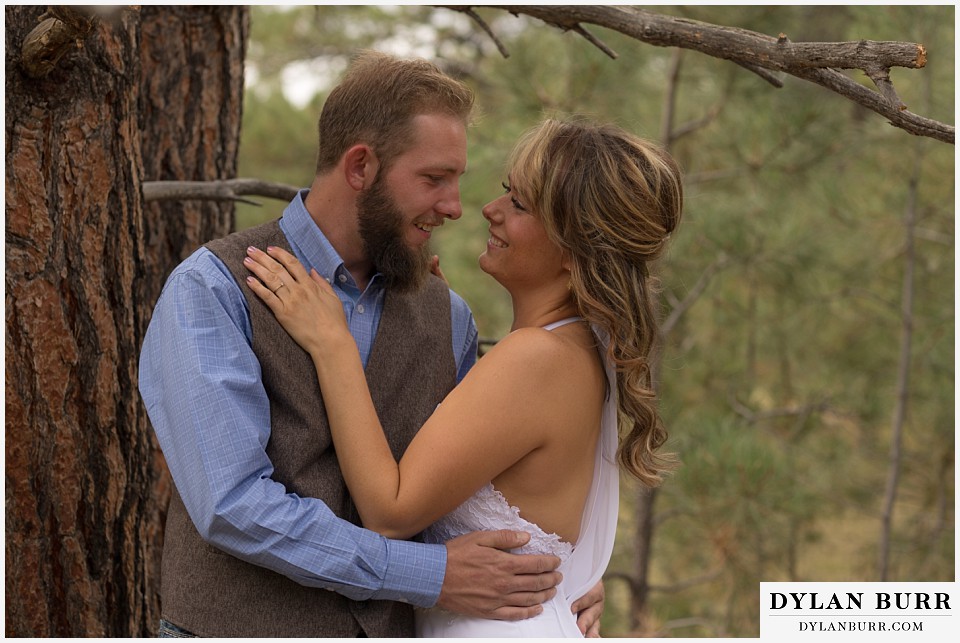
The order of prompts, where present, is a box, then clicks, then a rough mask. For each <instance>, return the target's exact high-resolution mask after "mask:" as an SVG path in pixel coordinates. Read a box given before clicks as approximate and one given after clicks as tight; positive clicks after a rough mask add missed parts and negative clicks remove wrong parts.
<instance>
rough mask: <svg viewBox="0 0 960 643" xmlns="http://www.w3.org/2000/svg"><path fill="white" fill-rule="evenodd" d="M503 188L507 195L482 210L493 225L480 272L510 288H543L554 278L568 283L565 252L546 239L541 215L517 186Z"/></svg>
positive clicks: (482, 256)
mask: <svg viewBox="0 0 960 643" xmlns="http://www.w3.org/2000/svg"><path fill="white" fill-rule="evenodd" d="M503 187H504V189H505V193H504V194H503V195H501V196H500V197H499V198H497V199H494V200H493V201H491V202H490V203H488V204H487V205H485V206H484V207H483V210H482V212H483V216H484V218H485V219H486V220H487V221H489V222H490V237H489V238H488V239H487V247H486V250H485V251H484V252H483V254H482V255H480V268H481V270H483V271H484V272H486V273H487V274H489V275H490V276H492V277H493V278H494V279H496V280H497V281H499V282H500V283H501V284H502V285H503V286H505V287H507V288H510V287H511V286H515V285H517V286H536V285H542V284H546V283H549V282H551V281H553V280H555V279H562V280H563V281H564V282H566V280H567V279H569V273H568V271H567V270H565V269H564V267H563V265H562V253H561V251H560V248H559V247H557V245H556V244H554V243H553V242H552V241H551V240H550V239H549V238H548V237H547V231H546V230H545V229H544V227H543V223H542V222H541V220H540V215H539V214H535V213H534V212H533V209H532V208H531V205H530V204H528V203H525V202H524V200H523V197H522V196H520V194H519V192H518V190H517V189H515V188H514V186H511V185H509V184H507V183H504V184H503ZM520 191H522V187H521V188H520Z"/></svg>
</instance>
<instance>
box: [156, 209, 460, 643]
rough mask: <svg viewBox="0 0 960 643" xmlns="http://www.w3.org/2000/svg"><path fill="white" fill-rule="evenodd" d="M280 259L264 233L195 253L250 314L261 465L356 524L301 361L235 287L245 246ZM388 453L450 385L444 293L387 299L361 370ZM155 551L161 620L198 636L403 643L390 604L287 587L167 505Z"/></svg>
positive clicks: (434, 286) (406, 619)
mask: <svg viewBox="0 0 960 643" xmlns="http://www.w3.org/2000/svg"><path fill="white" fill-rule="evenodd" d="M250 245H254V246H256V247H258V248H265V247H266V246H267V245H274V246H279V247H282V248H285V249H287V250H289V248H290V246H289V244H288V243H287V240H286V238H285V237H284V235H283V232H282V231H281V229H280V226H279V225H278V223H277V222H276V221H274V222H272V223H267V224H264V225H261V226H257V227H255V228H251V229H249V230H244V231H242V232H238V233H235V234H232V235H230V236H228V237H226V238H224V239H218V240H216V241H212V242H210V243H209V244H207V248H209V249H210V250H211V251H212V252H213V253H214V254H215V255H216V256H218V257H219V258H220V259H221V260H223V262H224V263H225V264H226V265H227V267H228V268H229V270H230V272H231V273H232V274H233V276H234V278H235V279H236V280H237V283H238V284H240V289H241V291H242V292H243V293H244V296H245V297H246V299H247V303H248V304H249V308H250V322H251V325H252V332H253V351H254V353H255V354H256V356H257V359H259V360H260V366H261V369H262V376H263V383H264V387H265V388H266V391H267V395H268V396H269V398H270V423H271V432H270V440H269V442H268V444H267V455H268V456H270V460H271V462H272V463H273V465H274V467H275V471H274V473H273V479H274V480H276V481H277V482H280V483H281V484H283V485H284V486H285V487H286V488H287V491H288V492H290V493H295V494H297V495H299V496H302V497H311V498H319V499H321V500H323V502H325V503H326V504H327V506H328V507H330V509H331V510H332V511H333V512H334V513H335V514H336V515H337V516H340V517H341V518H345V519H346V520H349V521H351V522H353V523H354V524H360V519H359V516H358V515H357V511H356V508H355V507H354V506H353V503H352V502H351V500H350V496H349V493H348V491H347V487H346V484H345V483H344V481H343V477H342V475H341V473H340V467H339V465H338V464H337V458H336V454H335V453H334V449H333V443H332V441H331V437H330V429H329V427H328V425H327V415H326V411H325V409H324V405H323V399H322V397H321V395H320V389H319V386H318V384H317V377H316V371H315V370H314V367H313V362H312V360H311V359H310V357H309V356H308V355H307V353H306V352H304V351H303V350H302V349H301V348H300V347H299V346H298V345H297V344H296V343H295V342H294V341H293V340H292V339H291V338H290V336H289V335H287V333H286V332H285V331H284V330H283V328H282V327H281V326H280V325H279V324H278V323H277V321H276V319H275V318H274V316H273V313H272V312H270V309H269V308H267V307H266V305H264V304H263V303H262V302H261V301H260V300H259V299H258V298H257V296H256V295H254V294H253V292H252V291H251V290H250V289H249V288H248V287H247V286H246V285H245V279H246V277H247V275H248V274H250V273H249V271H248V270H247V269H246V268H245V267H244V266H243V263H242V262H243V258H244V257H245V256H246V248H247V246H250ZM366 376H367V384H368V385H369V387H370V392H371V395H372V397H373V403H374V406H375V407H376V409H377V413H378V414H379V416H380V420H381V422H382V423H383V427H384V431H385V433H386V434H387V437H388V440H389V442H390V448H391V449H392V450H393V453H394V455H395V456H396V457H397V458H398V459H399V458H400V456H401V455H402V454H403V451H404V450H405V449H406V447H407V445H408V444H409V443H410V440H411V439H412V438H413V436H414V434H415V433H416V432H417V429H419V428H420V426H422V425H423V423H424V422H425V421H426V419H427V418H428V417H429V416H430V414H431V413H433V410H434V409H435V408H436V406H437V404H439V403H440V401H441V400H443V398H444V397H445V396H446V394H447V393H449V392H450V390H451V389H452V388H453V387H454V385H455V384H456V364H455V360H454V357H453V349H452V337H451V327H450V293H449V291H448V290H447V287H446V285H445V284H444V283H443V282H442V281H441V280H439V279H436V278H434V277H432V276H431V278H430V279H429V280H428V283H427V285H426V286H425V287H424V288H422V289H421V290H419V291H417V292H415V293H409V294H408V293H403V294H398V293H393V292H389V291H388V292H387V295H386V298H385V301H384V305H383V313H382V315H381V318H380V325H379V328H378V330H377V336H376V339H375V341H374V344H373V349H372V352H371V354H370V359H369V362H368V364H367V368H366ZM164 539H165V542H164V549H163V567H162V577H161V599H162V608H163V609H162V613H163V618H165V619H166V620H168V621H170V622H172V623H175V624H176V625H178V626H180V627H182V628H185V629H187V630H189V631H191V632H194V633H195V634H198V635H201V636H219V637H281V636H282V637H298V636H313V637H353V636H356V635H358V634H360V632H361V631H362V632H363V633H364V634H366V635H367V636H369V637H408V636H413V611H412V608H411V607H410V606H409V605H404V604H402V603H395V602H391V601H361V602H358V601H351V600H349V599H347V598H345V597H343V596H341V595H340V594H337V593H334V592H332V591H327V590H322V589H315V588H309V587H305V586H303V585H299V584H298V583H296V582H294V581H292V580H290V579H289V578H287V577H286V576H283V575H281V574H278V573H276V572H273V571H269V570H267V569H265V568H263V567H259V566H257V565H252V564H249V563H246V562H244V561H242V560H240V559H238V558H235V557H233V556H231V555H229V554H226V553H224V552H221V551H220V550H218V549H216V548H215V547H213V546H211V545H209V544H207V543H206V542H204V541H203V540H202V539H201V537H200V535H199V533H197V530H196V528H195V527H194V525H193V523H192V522H191V521H190V517H189V516H188V515H187V511H186V508H185V507H184V505H183V501H182V500H181V498H180V495H179V494H178V493H177V492H176V491H174V493H173V498H172V499H171V501H170V509H169V513H168V516H167V525H166V533H165V537H164Z"/></svg>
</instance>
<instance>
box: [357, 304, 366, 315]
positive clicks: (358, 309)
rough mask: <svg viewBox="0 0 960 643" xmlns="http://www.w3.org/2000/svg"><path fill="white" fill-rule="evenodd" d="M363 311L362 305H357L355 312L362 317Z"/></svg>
mask: <svg viewBox="0 0 960 643" xmlns="http://www.w3.org/2000/svg"><path fill="white" fill-rule="evenodd" d="M363 310H364V308H363V304H357V312H358V313H360V314H361V315H362V314H363Z"/></svg>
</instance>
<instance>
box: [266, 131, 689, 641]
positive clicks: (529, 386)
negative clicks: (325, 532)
mask: <svg viewBox="0 0 960 643" xmlns="http://www.w3.org/2000/svg"><path fill="white" fill-rule="evenodd" d="M509 165H510V168H511V169H510V172H509V184H504V188H505V189H506V193H505V194H504V195H503V196H501V197H500V198H498V199H496V200H495V201H493V202H491V203H489V204H487V205H486V206H485V207H484V208H483V216H484V217H485V218H486V219H487V220H488V221H489V222H490V238H489V240H488V242H487V248H486V251H485V252H484V253H483V254H482V255H481V257H480V267H481V268H482V269H483V270H484V272H486V273H488V274H489V275H491V276H492V277H493V278H494V279H496V280H497V281H498V282H499V283H500V284H501V285H503V286H504V288H506V289H507V291H508V292H509V293H510V296H511V298H512V302H513V312H514V321H513V326H512V332H511V333H510V334H509V335H508V336H507V337H505V338H504V339H503V340H502V341H500V342H499V343H498V344H497V345H496V346H495V347H494V348H493V349H492V350H491V351H490V352H489V353H488V354H487V355H486V356H485V357H484V358H483V359H482V360H480V361H479V362H478V363H477V365H476V366H474V368H473V369H472V370H471V371H470V373H469V374H468V375H467V376H466V377H465V378H464V380H463V381H462V382H461V384H460V385H459V386H457V387H456V388H455V389H454V390H453V391H452V392H451V393H450V395H449V396H447V398H446V399H445V400H444V402H443V403H442V404H441V405H440V406H438V407H437V409H436V411H435V412H434V414H433V415H432V416H431V417H430V418H429V420H428V421H427V422H426V424H425V425H424V426H423V428H421V429H420V431H419V433H418V434H417V436H416V437H415V438H414V439H413V441H412V442H411V443H410V446H409V447H408V448H407V450H406V452H405V453H404V455H403V457H402V458H401V460H400V462H399V463H398V462H396V460H395V459H394V457H393V455H392V454H391V452H390V449H389V447H388V445H387V442H386V439H385V438H384V436H383V433H382V429H381V427H380V422H379V419H378V418H377V415H376V412H375V410H374V408H373V404H372V402H371V400H370V394H369V392H368V389H367V386H366V381H365V378H364V373H363V368H362V365H361V362H360V359H359V355H358V353H357V348H356V345H355V343H354V341H353V340H352V338H351V336H350V334H349V331H348V329H347V326H346V324H345V321H344V314H343V309H342V305H341V303H340V301H339V299H338V298H337V296H336V295H335V294H334V292H333V290H332V289H331V288H330V286H329V285H328V284H327V283H326V282H325V281H324V280H323V279H321V278H320V277H319V275H317V274H316V273H315V272H314V273H311V274H310V275H307V274H306V272H305V271H304V269H303V267H302V266H300V265H299V264H298V263H297V262H296V260H295V259H294V258H293V257H292V256H291V255H289V254H287V253H285V252H284V251H283V250H280V249H274V248H270V249H268V252H267V253H264V252H260V251H252V252H251V258H252V259H254V262H253V264H252V266H253V267H252V268H251V270H252V271H253V272H254V273H255V274H256V275H257V276H258V277H260V278H261V279H264V280H268V279H269V280H271V281H270V283H275V280H276V278H277V277H279V278H280V280H281V281H282V282H283V284H284V285H285V286H287V288H285V289H284V292H283V297H282V298H280V297H278V296H276V295H275V294H274V293H272V292H271V291H270V290H269V289H268V288H266V287H265V286H264V285H263V284H262V283H261V282H260V281H258V280H256V279H253V280H250V285H251V288H252V289H253V290H254V291H255V292H256V293H257V295H258V296H259V297H260V298H261V299H263V300H264V302H265V303H266V304H267V305H268V306H270V308H271V310H273V312H274V313H275V314H276V315H277V318H278V320H279V321H280V322H281V323H282V324H283V326H284V328H285V329H286V330H287V331H288V332H289V333H290V335H291V336H292V337H293V338H294V339H295V340H296V341H297V342H298V343H299V344H300V345H301V346H302V347H303V348H304V349H305V350H307V351H308V352H309V354H310V355H311V356H312V358H313V360H314V364H315V366H316V369H317V376H318V379H319V382H320V389H321V390H322V391H323V396H324V402H325V404H326V408H327V414H328V418H329V421H330V426H331V431H332V433H333V439H334V443H335V446H336V450H337V457H338V460H339V462H340V466H341V468H342V470H343V474H344V479H345V480H346V482H347V485H348V487H349V489H350V493H351V495H352V496H353V499H354V502H355V504H356V506H357V509H358V511H359V513H360V516H361V518H362V520H363V524H364V526H365V527H367V528H369V529H373V530H376V531H379V532H380V533H382V534H384V535H386V536H390V537H396V538H407V537H411V536H413V535H415V534H417V533H420V532H421V531H424V530H425V533H424V538H425V539H426V540H427V541H428V542H445V541H446V540H448V539H450V538H453V537H455V536H457V535H460V534H462V533H466V532H469V531H475V530H477V529H501V528H513V529H523V530H526V531H528V532H529V533H531V536H532V537H531V540H530V542H529V543H528V544H527V545H526V546H525V547H524V548H523V550H522V551H530V552H537V553H551V554H555V555H557V556H559V557H560V558H561V559H562V560H563V561H564V562H563V564H562V565H561V567H560V571H561V572H562V573H563V575H564V580H563V582H562V583H561V585H560V587H559V588H558V592H557V596H556V597H555V598H553V599H552V600H550V601H548V602H547V603H545V604H544V606H543V612H542V613H541V614H540V615H539V616H537V617H535V618H533V619H528V620H525V621H518V622H503V621H492V620H484V619H477V618H469V617H463V616H458V615H454V614H451V613H446V612H443V611H442V610H438V609H432V610H421V611H419V612H418V615H417V631H418V634H419V635H420V636H431V637H434V636H568V637H580V636H582V635H581V634H580V631H579V630H578V628H577V626H576V620H575V616H574V615H573V614H572V613H571V610H570V604H571V603H572V602H573V601H574V600H575V599H577V598H578V597H579V596H580V595H582V594H583V593H585V592H586V591H587V590H588V589H589V588H590V587H592V586H593V585H594V584H596V582H597V581H598V580H599V579H600V577H601V575H602V574H603V571H604V569H605V567H606V565H607V563H608V561H609V558H610V552H611V550H612V546H613V536H614V532H615V529H616V520H617V504H618V471H617V466H616V462H615V461H616V460H617V459H618V460H619V463H620V465H621V466H622V467H623V468H624V470H626V471H627V472H629V473H631V474H633V475H634V476H636V477H637V478H638V479H639V480H640V481H641V482H642V483H644V484H647V485H655V484H657V483H658V482H659V480H660V474H661V472H662V471H663V470H664V469H665V468H666V466H667V464H668V462H667V461H666V460H665V459H664V458H663V457H662V456H660V455H658V454H657V453H656V450H657V449H658V448H659V447H660V446H661V445H662V444H663V442H664V441H665V439H666V432H665V431H664V429H663V427H662V426H661V424H660V421H659V417H658V415H657V411H656V407H655V404H654V394H653V390H652V388H651V383H650V371H649V364H648V358H649V354H650V350H651V346H652V343H653V341H654V338H655V337H656V333H657V326H656V324H657V322H656V315H655V308H654V299H653V293H652V291H651V279H650V277H649V274H648V269H647V265H648V262H650V261H652V260H654V259H655V258H657V257H658V256H659V255H660V254H661V252H662V250H663V248H664V245H665V243H666V241H667V239H668V237H669V236H670V234H671V233H672V232H673V230H674V229H675V228H676V226H677V224H678V223H679V220H680V212H681V201H682V187H681V183H680V172H679V169H678V167H677V165H676V163H675V162H674V161H673V159H672V158H670V156H669V155H667V154H666V153H665V152H663V151H662V150H660V149H659V148H657V147H655V146H653V145H651V144H650V143H648V142H646V141H643V140H641V139H639V138H636V137H634V136H632V135H630V134H628V133H627V132H624V131H623V130H620V129H618V128H615V127H612V126H595V125H590V124H585V123H580V122H576V123H563V122H558V121H553V120H548V121H546V122H544V123H542V124H541V125H540V126H538V127H537V128H535V129H533V130H532V131H531V132H529V133H528V134H527V135H526V136H524V137H523V138H522V139H521V141H520V142H519V143H518V145H517V147H516V149H515V150H514V152H513V154H512V156H511V160H510V164H509ZM416 385H417V383H416V382H410V386H416ZM618 416H619V418H620V422H621V424H622V427H621V428H622V433H623V438H622V439H619V440H618V427H617V425H618ZM618 442H619V448H618Z"/></svg>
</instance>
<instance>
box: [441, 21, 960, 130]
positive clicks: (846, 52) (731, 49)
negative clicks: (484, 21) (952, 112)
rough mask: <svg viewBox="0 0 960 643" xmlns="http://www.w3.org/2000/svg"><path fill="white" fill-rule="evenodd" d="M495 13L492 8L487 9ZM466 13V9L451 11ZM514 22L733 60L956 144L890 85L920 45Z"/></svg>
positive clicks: (680, 25)
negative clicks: (607, 34)
mask: <svg viewBox="0 0 960 643" xmlns="http://www.w3.org/2000/svg"><path fill="white" fill-rule="evenodd" d="M486 6H495V5H486ZM448 8H450V9H452V10H454V11H460V12H462V13H466V12H467V11H470V8H469V7H465V6H451V7H448ZM497 8H500V9H503V10H505V11H509V12H510V13H512V14H514V15H518V14H525V15H528V16H532V17H534V18H539V19H540V20H543V21H544V22H546V23H547V24H550V25H553V26H555V27H558V28H560V29H564V30H576V28H577V27H578V26H579V25H580V24H581V23H587V24H593V25H597V26H600V27H605V28H607V29H611V30H613V31H617V32H619V33H622V34H624V35H626V36H629V37H631V38H633V39H635V40H639V41H641V42H645V43H648V44H651V45H655V46H658V47H681V48H684V49H693V50H694V51H699V52H700V53H703V54H706V55H708V56H712V57H714V58H720V59H723V60H730V61H732V62H734V63H736V64H738V65H740V66H742V67H744V68H746V69H749V70H750V71H752V72H753V73H756V74H759V75H760V76H761V77H762V78H763V79H764V80H766V81H767V82H770V83H772V84H774V85H775V86H780V85H782V83H781V81H780V80H779V79H778V78H777V77H776V76H775V75H774V73H772V72H782V73H786V74H789V75H792V76H795V77H797V78H802V79H804V80H807V81H809V82H812V83H816V84H818V85H820V86H822V87H825V88H827V89H829V90H830V91H832V92H834V93H837V94H840V95H841V96H843V97H844V98H847V99H849V100H851V101H853V102H855V103H858V104H860V105H863V106H864V107H866V108H868V109H870V110H872V111H874V112H876V113H878V114H880V115H881V116H883V117H885V118H887V119H888V120H889V121H890V123H891V124H892V125H894V126H895V127H898V128H900V129H903V130H905V131H907V132H910V133H911V134H915V135H917V136H926V137H929V138H934V139H936V140H939V141H944V142H946V143H951V144H953V143H954V140H955V138H956V129H955V128H954V127H953V126H952V125H947V124H945V123H940V122H938V121H934V120H932V119H929V118H925V117H923V116H919V115H917V114H913V113H911V112H909V111H907V110H906V109H904V107H903V103H902V102H901V101H900V99H899V97H897V96H896V92H895V91H894V90H893V84H892V82H890V80H889V73H881V72H880V70H889V69H890V68H891V67H906V68H909V69H920V68H922V67H923V66H924V65H926V61H927V53H926V50H925V49H924V47H923V45H920V44H916V43H907V42H887V41H874V40H859V41H855V42H791V41H790V40H789V39H788V38H787V37H786V36H785V35H784V34H780V37H779V38H773V37H772V36H767V35H764V34H760V33H757V32H753V31H749V30H746V29H738V28H735V27H724V26H719V25H713V24H709V23H705V22H700V21H697V20H689V19H686V18H676V17H673V16H665V15H660V14H656V13H652V12H650V11H646V10H644V9H639V8H636V7H629V6H620V5H617V6H609V5H588V4H583V5H563V6H548V5H509V6H501V7H497ZM837 69H860V70H862V71H864V73H866V74H868V75H869V76H870V77H871V78H872V79H873V80H874V82H875V83H876V84H877V87H878V88H879V90H880V91H879V92H878V91H873V90H871V89H869V88H867V87H864V86H863V85H861V84H859V83H857V82H855V81H853V80H851V79H850V78H847V77H846V76H844V75H843V74H842V73H840V72H838V71H836V70H837Z"/></svg>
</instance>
